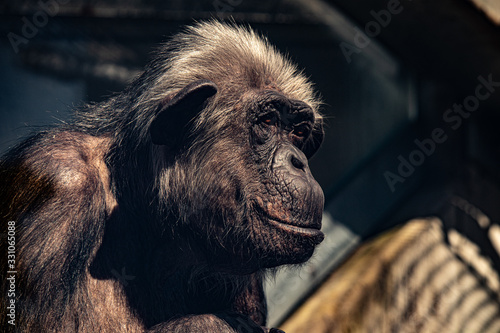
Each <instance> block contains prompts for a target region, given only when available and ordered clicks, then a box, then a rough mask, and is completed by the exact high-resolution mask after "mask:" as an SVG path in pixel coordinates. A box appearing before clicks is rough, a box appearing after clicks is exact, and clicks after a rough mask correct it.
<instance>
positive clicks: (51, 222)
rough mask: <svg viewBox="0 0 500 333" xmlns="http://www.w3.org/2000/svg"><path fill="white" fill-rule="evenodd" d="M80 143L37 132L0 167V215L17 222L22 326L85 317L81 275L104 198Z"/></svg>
mask: <svg viewBox="0 0 500 333" xmlns="http://www.w3.org/2000/svg"><path fill="white" fill-rule="evenodd" d="M86 148H88V147H87V143H86V142H85V141H84V138H83V137H81V135H77V134H71V133H64V132H59V133H51V135H47V134H45V135H39V136H37V137H35V138H33V139H31V140H29V141H26V142H25V143H24V144H22V145H21V146H20V147H19V148H18V149H17V150H15V151H14V152H13V153H12V154H11V155H10V156H11V157H9V156H7V158H6V159H4V160H3V161H2V164H1V165H0V166H1V168H0V182H1V185H2V203H5V206H4V207H3V209H2V219H4V218H5V219H6V220H12V221H14V222H15V224H16V241H17V242H16V246H17V253H16V257H17V261H16V270H17V272H18V273H17V280H18V281H17V287H18V290H17V297H18V299H17V304H16V306H17V311H18V328H19V329H21V330H23V331H24V330H26V331H29V330H34V331H36V330H37V329H41V328H43V330H44V331H47V332H51V331H53V330H54V331H56V330H57V331H77V329H76V328H75V325H78V324H77V323H78V322H79V321H80V320H82V318H80V319H79V318H78V317H79V316H81V317H84V316H87V315H89V313H88V312H87V310H88V309H85V305H84V304H85V299H84V297H85V293H84V283H85V281H84V277H85V274H86V268H87V267H88V264H89V261H90V258H91V256H92V255H93V252H94V251H95V248H96V246H97V245H98V243H99V240H100V238H101V235H102V232H103V227H104V220H105V218H106V203H105V195H104V189H103V184H102V181H101V178H100V176H99V170H98V168H97V167H96V165H94V164H93V162H92V160H93V157H92V156H89V152H88V151H87V150H86ZM2 222H4V221H2ZM5 223H6V221H5ZM82 297H83V298H82ZM78 304H80V306H82V309H79V308H78V306H79V305H78ZM83 320H85V319H83Z"/></svg>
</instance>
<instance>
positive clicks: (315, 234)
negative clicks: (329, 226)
mask: <svg viewBox="0 0 500 333" xmlns="http://www.w3.org/2000/svg"><path fill="white" fill-rule="evenodd" d="M268 220H269V222H270V223H271V224H272V225H274V226H275V227H277V228H279V229H282V230H285V231H287V232H290V233H294V234H300V235H301V236H304V237H310V238H313V239H314V240H315V241H316V242H317V243H318V244H319V243H321V241H322V240H323V238H325V235H324V234H323V232H322V231H321V230H319V229H317V228H314V227H298V226H296V225H293V224H290V223H287V222H284V221H280V220H277V219H274V218H272V217H269V216H268Z"/></svg>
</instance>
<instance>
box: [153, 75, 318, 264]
mask: <svg viewBox="0 0 500 333" xmlns="http://www.w3.org/2000/svg"><path fill="white" fill-rule="evenodd" d="M197 85H198V86H197ZM186 89H191V90H192V91H189V92H186V91H181V92H180V93H178V94H177V96H181V97H177V96H176V97H174V99H172V101H174V104H182V103H185V104H186V105H189V109H190V110H193V109H195V108H196V107H194V105H199V107H198V109H201V111H199V112H198V113H197V116H196V117H198V119H197V120H192V121H189V122H188V123H190V124H193V123H196V122H198V126H196V129H191V130H187V131H190V134H189V135H179V134H177V136H176V137H178V138H179V137H184V138H185V139H182V140H183V142H182V143H181V144H180V145H177V144H175V145H174V144H172V141H174V140H173V139H172V138H171V137H170V135H168V134H165V133H170V132H171V130H170V129H167V130H166V129H165V127H166V124H163V125H159V124H161V123H162V122H161V121H158V120H157V121H155V122H154V123H153V127H152V131H151V133H152V138H153V142H155V143H157V144H158V143H159V144H162V142H165V141H166V142H168V145H170V146H172V145H174V146H179V147H180V148H178V152H177V155H178V158H177V160H176V162H175V163H173V166H170V167H169V168H171V169H172V170H170V171H169V172H168V173H167V174H168V175H169V176H168V179H164V183H165V184H168V185H166V186H170V188H169V189H167V190H166V191H167V192H168V191H170V192H169V193H170V195H169V197H168V198H169V200H168V202H169V204H172V203H176V207H175V208H174V210H175V211H178V214H176V215H177V216H182V217H184V220H183V221H182V223H181V224H182V225H184V226H185V227H186V228H187V229H189V231H186V234H191V236H192V242H193V243H197V244H198V246H199V245H200V244H204V246H201V250H200V252H201V253H199V255H200V256H203V252H205V253H211V256H210V258H207V261H209V262H211V263H212V264H216V265H222V266H226V267H229V268H230V269H231V270H233V269H236V270H237V271H238V272H241V271H247V270H255V269H259V268H268V267H275V266H278V265H282V264H294V263H301V262H303V261H305V260H307V259H308V258H309V257H310V256H311V255H312V253H313V250H314V247H315V246H316V245H317V244H319V243H320V242H321V241H322V240H323V237H324V235H323V233H322V232H321V231H320V228H321V216H322V210H323V203H324V197H323V192H322V190H321V188H320V186H319V184H318V183H317V182H316V180H315V179H314V178H313V176H312V175H311V172H310V170H309V167H308V162H307V157H310V156H312V154H314V153H315V151H316V150H317V149H318V147H319V144H320V143H321V140H322V135H323V132H322V125H321V122H320V120H318V119H317V118H318V116H317V115H315V113H314V112H313V109H312V108H311V107H310V106H309V105H307V104H306V103H304V102H302V101H299V100H294V99H290V98H288V97H286V96H285V95H283V94H282V93H280V92H277V91H275V90H257V91H252V92H250V93H247V94H243V95H242V96H241V97H240V98H239V101H238V103H234V104H233V105H235V106H234V107H233V108H232V109H230V110H229V111H228V112H227V113H226V114H224V116H223V117H221V116H219V117H215V116H213V113H217V110H213V109H210V107H206V105H207V103H209V102H210V101H209V99H211V101H212V103H211V104H212V105H214V103H213V99H214V98H215V100H216V101H217V97H218V96H217V88H216V86H215V84H213V83H211V82H201V83H195V84H194V85H192V87H187V88H186ZM214 95H215V96H214ZM180 98H182V99H184V101H182V102H179V101H176V99H180ZM186 99H189V100H190V101H189V102H188V101H187V100H186ZM175 108H176V107H172V106H168V105H167V107H166V109H175ZM163 112H172V110H167V111H163ZM211 114H212V118H211ZM160 118H161V113H160V115H159V116H158V117H157V119H160ZM170 118H171V117H170ZM165 119H167V117H166V116H165ZM200 119H201V120H200ZM211 119H212V120H211ZM221 119H223V120H221ZM217 121H218V122H219V123H218V124H217V125H214V122H217ZM221 121H222V122H223V123H221ZM214 127H216V128H217V129H218V130H217V131H213V128H214ZM209 129H211V130H209ZM174 132H175V131H174ZM162 135H163V136H164V135H168V136H169V137H170V138H169V139H168V140H166V139H162V138H161V137H162ZM189 138H190V139H189ZM174 139H175V138H174ZM167 149H168V150H169V151H170V152H172V149H171V148H170V147H167ZM180 174H182V175H184V176H183V177H173V176H172V175H180ZM172 199H173V200H172ZM181 229H182V227H181ZM198 246H197V245H195V244H192V245H191V248H197V247H198ZM214 252H215V253H216V255H215V256H214V255H213V253H214ZM196 256H198V255H196Z"/></svg>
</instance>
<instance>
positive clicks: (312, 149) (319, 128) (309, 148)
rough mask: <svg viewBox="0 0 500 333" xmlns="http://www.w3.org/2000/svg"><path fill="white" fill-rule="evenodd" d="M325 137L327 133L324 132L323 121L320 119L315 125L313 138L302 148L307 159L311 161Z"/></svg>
mask: <svg viewBox="0 0 500 333" xmlns="http://www.w3.org/2000/svg"><path fill="white" fill-rule="evenodd" d="M324 137H325V132H324V131H323V121H322V120H321V119H319V120H318V121H317V122H316V123H315V124H314V127H313V132H312V133H311V137H310V138H309V140H307V141H306V143H305V144H304V147H303V148H302V151H303V152H304V155H306V157H307V159H310V158H311V157H312V156H313V155H314V154H315V153H316V152H317V151H318V149H319V146H321V143H322V142H323V138H324Z"/></svg>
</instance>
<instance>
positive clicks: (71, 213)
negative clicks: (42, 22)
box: [0, 21, 324, 333]
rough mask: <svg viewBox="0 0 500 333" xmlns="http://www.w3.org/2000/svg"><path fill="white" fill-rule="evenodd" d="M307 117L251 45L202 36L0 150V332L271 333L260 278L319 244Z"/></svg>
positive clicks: (232, 27)
mask: <svg viewBox="0 0 500 333" xmlns="http://www.w3.org/2000/svg"><path fill="white" fill-rule="evenodd" d="M319 105H320V102H319V99H318V97H317V95H316V94H315V92H314V90H313V88H312V84H311V83H310V82H309V80H308V79H307V78H306V77H305V76H304V75H303V74H302V73H301V72H300V71H299V70H298V69H297V67H296V66H295V65H293V64H292V63H291V62H290V61H289V60H288V59H287V58H286V57H284V56H283V55H281V54H280V53H279V52H278V51H277V50H276V49H275V48H274V47H272V46H271V45H269V43H268V41H267V40H266V39H265V38H263V37H260V36H259V35H257V34H256V33H255V32H253V31H252V30H251V29H249V28H247V27H241V26H238V25H236V24H234V23H231V24H227V23H221V22H217V21H208V22H201V23H196V24H195V25H193V26H191V27H187V28H186V29H185V30H183V31H182V32H181V33H179V34H177V35H175V36H174V37H173V38H172V39H171V40H170V41H168V42H167V43H166V44H165V45H163V46H162V47H161V48H160V49H159V50H158V52H157V53H156V54H155V56H154V59H153V60H152V61H151V62H150V63H149V64H148V65H147V66H146V69H145V71H144V73H143V74H142V75H141V76H140V77H138V78H137V79H136V80H135V81H134V82H133V83H131V84H130V86H129V87H128V88H126V89H125V90H124V91H123V92H122V93H120V94H118V95H116V96H114V97H111V98H110V99H109V100H107V101H105V102H102V103H98V104H89V105H86V106H84V107H81V108H79V109H78V110H76V111H75V116H74V119H73V120H72V121H71V122H69V123H67V124H61V125H59V126H54V127H53V128H49V129H46V130H43V131H39V132H38V133H36V134H34V135H32V136H31V137H29V138H28V139H27V140H25V141H23V142H22V143H20V144H19V145H18V146H16V147H15V148H13V149H12V150H10V151H9V152H8V153H7V154H6V155H5V156H4V158H3V159H2V161H1V164H0V189H1V194H0V196H1V198H0V199H1V201H0V202H1V207H0V209H1V211H0V213H1V214H0V216H1V222H2V228H3V230H2V232H3V233H4V234H6V235H7V238H4V239H3V240H2V243H1V244H2V245H1V256H0V258H1V259H0V260H1V264H2V271H1V274H2V276H1V278H2V296H1V297H2V314H1V319H0V320H1V322H2V325H3V326H2V327H5V328H7V329H9V328H11V329H12V328H13V327H14V326H13V325H12V324H15V329H17V330H18V331H20V332H217V333H220V332H273V331H276V332H277V331H278V330H275V329H271V330H269V329H267V328H265V327H264V326H265V322H266V305H265V299H264V294H263V289H262V281H263V278H264V275H265V274H266V272H268V273H269V271H272V270H273V268H274V267H277V266H280V265H285V264H298V263H302V262H304V261H306V260H307V259H308V258H310V257H311V255H312V254H313V251H314V248H315V246H316V245H318V244H319V243H320V242H321V241H322V240H323V237H324V235H323V234H322V232H321V231H320V228H321V216H322V209H323V202H324V197H323V192H322V190H321V188H320V186H319V184H318V183H317V182H316V181H315V180H314V178H313V177H312V175H311V172H310V170H309V167H308V158H309V157H311V156H312V155H313V154H314V153H315V152H316V150H317V149H318V147H319V145H320V143H321V141H322V139H323V126H322V116H321V115H320V113H319V112H318V108H319ZM7 254H10V256H8V255H7ZM12 304H14V310H13V307H12Z"/></svg>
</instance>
